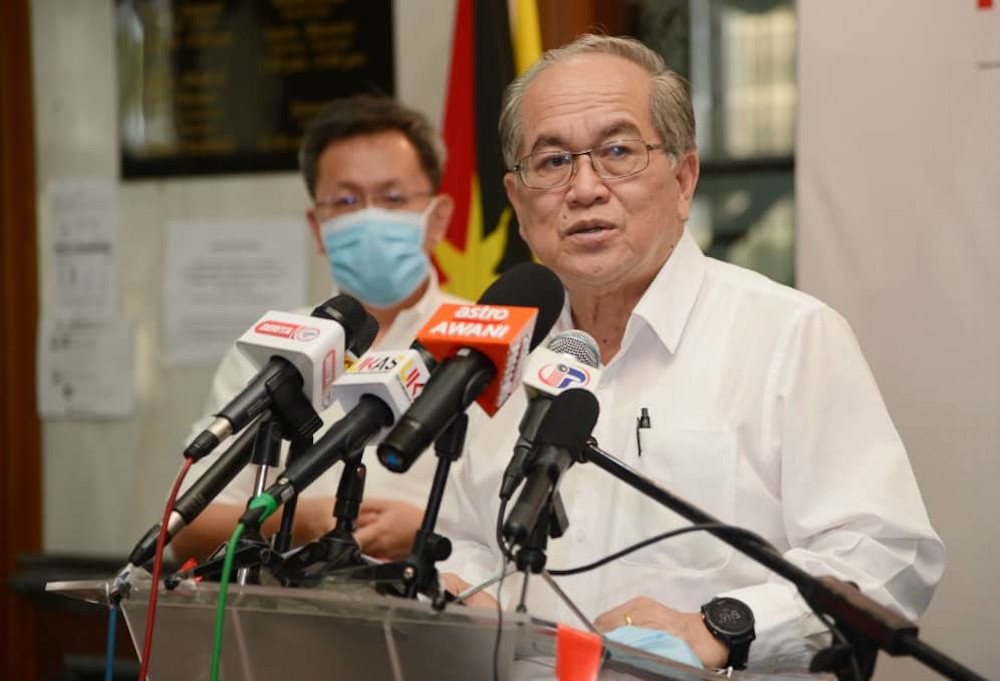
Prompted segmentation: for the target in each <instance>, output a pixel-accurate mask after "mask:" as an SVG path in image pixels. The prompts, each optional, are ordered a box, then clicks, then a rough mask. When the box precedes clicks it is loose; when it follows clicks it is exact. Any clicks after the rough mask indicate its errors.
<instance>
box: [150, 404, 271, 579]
mask: <svg viewBox="0 0 1000 681" xmlns="http://www.w3.org/2000/svg"><path fill="white" fill-rule="evenodd" d="M281 434H282V424H281V421H280V420H278V419H276V418H275V417H274V416H273V415H272V413H271V412H266V413H265V414H264V416H263V417H262V418H261V420H260V421H259V422H258V428H257V435H256V437H255V438H254V443H253V454H252V455H251V457H250V463H251V464H254V465H256V466H257V473H256V475H255V477H254V486H253V487H254V488H253V490H252V492H251V496H250V498H251V499H253V498H254V497H256V496H257V495H258V494H260V493H261V492H262V491H263V490H264V484H265V481H266V480H267V471H268V469H269V468H270V467H272V466H277V465H278V463H279V462H280V460H281ZM227 545H228V543H227V542H223V543H222V544H220V545H219V547H218V548H216V549H215V551H214V552H213V553H212V556H211V557H210V558H208V559H207V560H205V561H204V562H202V563H199V564H198V565H196V566H194V567H192V568H189V569H187V570H178V571H177V572H175V573H173V574H172V575H170V576H169V577H167V578H166V579H165V580H164V582H163V583H164V586H166V588H167V589H175V588H177V586H178V585H179V584H180V583H181V582H182V581H184V580H185V579H193V578H196V577H201V578H202V579H208V580H213V581H214V580H218V579H219V578H220V577H221V576H222V568H223V566H224V565H225V557H226V547H227ZM275 560H280V558H279V557H278V555H277V554H275V553H274V552H272V550H271V545H270V544H269V543H268V542H267V540H265V539H264V537H263V536H261V534H260V531H259V528H258V527H253V528H247V531H246V532H244V533H243V536H241V537H240V540H239V545H238V546H237V548H236V551H235V553H234V554H233V567H234V568H236V569H237V573H236V575H237V577H236V579H237V581H238V582H239V583H240V584H246V583H247V582H248V581H249V580H250V578H251V577H253V578H254V581H257V580H258V577H259V566H260V565H271V564H273V563H274V561H275Z"/></svg>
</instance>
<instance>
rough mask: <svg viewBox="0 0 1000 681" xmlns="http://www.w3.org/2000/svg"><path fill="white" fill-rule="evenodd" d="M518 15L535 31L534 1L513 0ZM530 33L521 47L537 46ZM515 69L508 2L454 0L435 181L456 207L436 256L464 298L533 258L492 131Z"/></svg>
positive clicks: (448, 282) (448, 285) (445, 279)
mask: <svg viewBox="0 0 1000 681" xmlns="http://www.w3.org/2000/svg"><path fill="white" fill-rule="evenodd" d="M522 5H523V6H524V7H525V8H526V9H524V10H521V6H522ZM518 17H519V18H518V25H519V26H520V25H521V24H522V23H524V20H525V17H527V22H528V23H527V25H528V26H529V27H531V26H532V25H533V30H534V32H535V33H537V31H538V20H537V10H536V9H535V7H534V3H533V1H532V2H531V3H530V6H529V4H528V3H526V2H524V0H519V5H518ZM532 20H533V24H532V23H531V22H532ZM528 33H530V30H529V31H523V32H522V37H523V38H524V40H520V39H519V41H518V44H519V46H520V44H521V43H524V44H527V45H529V46H530V45H534V46H535V48H534V49H535V50H536V51H537V52H540V49H539V48H538V47H537V46H538V45H539V40H538V39H537V38H536V39H535V40H534V42H532V41H531V39H530V37H528ZM529 49H530V48H529ZM537 56H538V55H537V54H536V55H534V57H531V56H526V57H524V59H528V60H530V61H533V60H534V58H537ZM530 61H529V63H530ZM522 62H523V60H522V59H519V60H518V63H519V64H520V63H522ZM514 74H515V61H514V49H513V46H512V42H511V28H510V19H509V16H508V14H507V0H458V2H457V4H456V8H455V25H454V34H453V37H452V46H451V67H450V71H449V81H448V98H447V102H446V104H445V112H444V125H443V128H444V141H445V145H446V146H447V148H448V160H447V163H446V165H445V169H444V177H443V179H442V182H441V191H442V192H443V193H446V194H450V195H451V196H452V198H454V200H455V213H454V216H453V217H452V221H451V225H449V227H448V232H447V234H446V236H445V239H444V241H443V242H442V243H441V244H440V245H439V246H438V247H437V249H435V251H434V257H435V261H436V264H437V267H438V271H439V274H440V275H441V283H442V287H443V288H444V289H445V290H446V291H449V292H450V293H453V294H455V295H458V296H461V297H463V298H466V299H468V300H476V299H477V298H478V297H479V295H480V294H481V293H482V292H483V290H484V289H485V288H486V287H487V286H489V285H490V284H491V283H492V282H493V281H494V280H495V279H496V278H497V277H498V276H499V275H500V273H502V272H503V271H504V270H505V269H506V268H508V267H509V266H511V265H513V264H515V263H517V262H520V261H522V260H528V259H530V258H531V254H530V252H529V250H528V247H527V245H526V244H525V243H524V242H523V241H522V240H521V237H520V236H519V235H518V232H517V218H516V217H515V216H514V211H513V209H511V207H510V205H509V204H508V203H507V196H506V194H505V192H504V188H503V175H504V172H505V171H506V169H505V167H504V164H503V157H502V155H501V153H500V142H499V138H498V135H497V122H498V121H499V119H500V101H501V98H502V96H503V90H504V88H505V87H506V86H507V84H508V83H509V82H510V81H511V80H513V79H514Z"/></svg>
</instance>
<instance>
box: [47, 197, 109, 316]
mask: <svg viewBox="0 0 1000 681" xmlns="http://www.w3.org/2000/svg"><path fill="white" fill-rule="evenodd" d="M46 197H47V204H46V206H45V208H46V210H47V212H46V215H47V218H48V219H47V221H46V222H47V229H46V230H45V236H46V241H45V249H46V253H45V256H46V257H45V262H46V265H47V267H46V269H45V272H46V293H47V297H46V311H47V312H48V313H50V314H53V315H58V316H60V317H63V318H66V317H70V318H73V319H98V318H101V317H106V316H108V315H112V314H114V313H115V312H116V311H117V303H118V262H117V250H118V246H117V241H118V227H117V218H116V214H115V203H114V201H115V199H114V180H112V179H111V178H60V179H58V180H53V181H51V182H50V183H49V184H48V187H47V193H46Z"/></svg>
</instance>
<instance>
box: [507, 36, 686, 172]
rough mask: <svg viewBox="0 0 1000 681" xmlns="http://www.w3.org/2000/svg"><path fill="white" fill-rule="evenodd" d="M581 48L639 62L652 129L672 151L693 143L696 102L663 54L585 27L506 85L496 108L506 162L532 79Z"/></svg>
mask: <svg viewBox="0 0 1000 681" xmlns="http://www.w3.org/2000/svg"><path fill="white" fill-rule="evenodd" d="M581 54H610V55H614V56H616V57H622V58H624V59H627V60H628V61H630V62H632V63H633V64H636V65H638V66H640V67H642V69H643V70H645V71H646V73H648V74H649V76H650V81H651V82H650V95H649V109H650V114H651V117H652V119H653V125H654V126H655V128H656V131H657V132H658V133H659V134H660V135H661V136H662V137H663V144H665V145H667V149H668V150H669V151H670V153H672V154H678V153H684V152H688V151H692V150H693V149H694V148H695V127H694V108H693V106H692V105H691V92H690V90H689V88H688V84H687V82H686V81H685V80H684V79H683V78H681V77H680V76H679V75H678V74H677V73H675V72H674V71H671V70H670V69H669V68H667V65H666V64H665V63H664V61H663V57H661V56H660V55H658V54H657V53H656V52H654V51H653V50H651V49H649V48H648V47H646V46H645V45H643V44H642V43H641V42H639V41H638V40H636V39H634V38H626V37H615V36H605V35H595V34H593V33H586V34H584V35H582V36H580V37H579V38H577V39H576V40H574V41H573V42H572V43H570V44H568V45H564V46H562V47H557V48H555V49H552V50H548V51H547V52H546V53H545V54H543V55H542V56H541V58H540V59H539V60H538V61H536V62H535V63H534V64H532V65H531V67H530V68H529V69H528V70H527V71H525V72H524V73H523V74H521V75H520V76H519V77H518V78H516V79H514V81H513V82H511V84H510V85H508V86H507V89H506V91H504V98H503V106H502V107H501V109H500V125H499V132H500V145H501V148H502V149H503V160H504V163H505V164H506V166H507V167H508V168H513V167H514V164H516V163H517V154H518V151H519V149H520V148H521V142H522V141H523V133H522V131H521V104H522V102H523V101H524V93H525V91H527V89H528V86H529V85H531V82H532V81H533V80H534V79H535V78H536V77H537V76H538V74H540V73H541V72H542V71H544V70H545V69H547V68H549V67H550V66H552V65H553V64H557V63H559V62H561V61H565V60H567V59H569V58H571V57H575V56H577V55H581Z"/></svg>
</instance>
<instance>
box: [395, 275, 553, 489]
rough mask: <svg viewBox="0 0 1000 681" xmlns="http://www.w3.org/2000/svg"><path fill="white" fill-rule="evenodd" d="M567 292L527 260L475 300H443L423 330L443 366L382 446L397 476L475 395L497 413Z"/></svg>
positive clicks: (426, 343)
mask: <svg viewBox="0 0 1000 681" xmlns="http://www.w3.org/2000/svg"><path fill="white" fill-rule="evenodd" d="M564 296H565V294H564V292H563V288H562V284H561V283H559V279H558V278H557V277H556V275H555V274H553V272H552V271H551V270H549V269H548V268H546V267H543V266H541V265H538V264H535V263H530V262H524V263H520V264H518V265H515V266H514V267H512V268H511V269H509V270H508V271H507V272H506V273H504V275H503V276H501V277H500V278H499V279H497V280H496V281H495V282H493V284H492V285H491V286H490V287H489V288H488V289H486V291H485V292H484V293H483V295H482V297H480V299H479V301H478V303H476V304H475V305H443V306H442V307H441V309H439V310H438V312H436V313H435V315H434V316H433V317H432V318H431V320H430V321H428V322H427V324H426V325H425V326H424V328H423V329H421V331H420V333H418V334H417V340H418V341H419V342H420V343H421V344H422V345H423V346H424V347H425V348H426V349H427V350H428V351H430V353H431V354H432V355H433V356H434V357H435V358H437V359H438V360H440V361H441V365H440V366H439V367H438V369H437V370H436V371H435V372H434V375H433V376H432V377H431V380H430V382H429V383H428V385H427V387H426V389H425V390H424V392H423V393H421V394H420V396H419V397H418V398H417V399H416V400H415V401H414V402H413V405H412V406H411V407H410V408H409V409H408V410H407V412H406V413H405V414H403V415H402V417H401V418H400V419H399V421H398V422H397V423H396V424H395V426H393V428H392V430H391V431H389V434H388V435H386V437H385V439H384V440H383V441H382V443H381V444H380V445H379V447H378V458H379V460H380V461H381V462H382V464H383V465H384V466H385V467H386V468H388V469H389V470H392V471H395V472H397V473H402V472H405V471H406V470H408V469H409V468H410V466H412V465H413V462H414V461H416V460H417V457H419V456H420V455H421V454H422V453H423V451H424V450H425V449H427V447H428V446H429V445H430V444H431V443H432V442H434V440H436V439H437V438H438V436H439V435H441V433H442V432H444V430H445V429H446V428H447V427H448V425H449V424H450V423H451V422H452V420H454V419H455V417H457V416H458V415H459V414H461V413H462V412H464V411H465V410H466V409H467V408H468V407H469V405H470V404H472V402H473V400H477V399H478V401H479V404H480V405H481V406H482V407H483V409H484V410H485V411H486V413H488V414H490V415H491V416H492V415H493V414H494V413H496V410H497V409H499V408H500V405H502V404H503V403H504V402H505V401H506V400H507V398H508V397H509V396H510V393H511V392H512V390H513V386H514V385H515V384H516V382H517V381H518V380H519V377H520V373H521V370H522V365H523V359H524V357H525V356H527V354H528V352H529V350H530V349H531V348H534V347H535V346H536V345H538V343H540V342H541V340H542V339H543V338H544V337H545V336H546V334H548V332H549V329H551V328H552V325H553V324H555V320H556V318H557V317H558V316H559V312H560V311H561V309H562V306H563V300H564ZM524 308H536V309H535V310H525V309H524Z"/></svg>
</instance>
